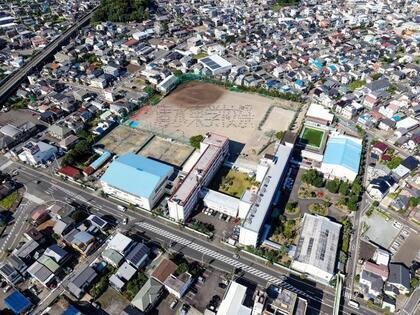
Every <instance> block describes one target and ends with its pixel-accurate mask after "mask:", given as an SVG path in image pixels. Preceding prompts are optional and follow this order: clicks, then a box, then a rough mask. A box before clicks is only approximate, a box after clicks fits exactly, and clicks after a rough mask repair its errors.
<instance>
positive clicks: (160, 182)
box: [101, 153, 174, 210]
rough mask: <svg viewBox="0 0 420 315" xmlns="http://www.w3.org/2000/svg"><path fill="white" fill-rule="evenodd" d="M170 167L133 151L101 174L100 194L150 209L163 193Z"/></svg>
mask: <svg viewBox="0 0 420 315" xmlns="http://www.w3.org/2000/svg"><path fill="white" fill-rule="evenodd" d="M173 171H174V169H173V168H172V167H171V166H168V165H166V164H164V163H161V162H157V161H155V160H152V159H148V158H145V157H142V156H139V155H136V154H134V153H127V154H124V155H122V156H120V157H118V158H117V159H116V160H114V161H113V162H112V163H111V165H110V166H109V167H108V169H107V170H106V171H105V174H104V175H103V176H102V177H101V185H102V189H103V191H104V193H106V194H108V195H111V196H113V197H116V198H118V199H121V200H123V201H125V202H128V203H130V204H133V205H136V206H138V207H141V208H144V209H146V210H152V209H153V207H154V206H155V205H156V203H157V202H158V201H159V199H160V198H161V197H162V196H163V193H164V191H165V186H166V184H167V182H168V179H169V177H170V176H171V175H172V173H173Z"/></svg>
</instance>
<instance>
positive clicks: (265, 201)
mask: <svg viewBox="0 0 420 315" xmlns="http://www.w3.org/2000/svg"><path fill="white" fill-rule="evenodd" d="M292 149H293V148H291V147H289V146H285V145H282V144H278V147H277V149H276V153H275V154H274V155H273V156H268V155H266V156H265V157H264V158H263V159H261V162H260V164H259V165H258V167H257V175H256V179H257V181H259V182H261V185H260V187H259V190H258V192H257V194H256V198H255V201H254V202H253V204H252V206H251V208H250V210H249V211H248V213H247V215H246V218H245V221H244V223H243V224H242V226H241V227H240V233H239V243H240V244H242V245H251V246H254V247H256V246H257V245H258V243H259V242H260V241H261V235H262V232H263V230H264V223H265V221H266V218H267V216H268V215H269V213H270V209H271V205H272V203H273V200H274V199H275V195H276V193H277V192H278V189H279V187H280V186H281V184H282V183H283V181H284V178H285V176H286V173H287V168H288V165H289V159H290V154H291V152H292Z"/></svg>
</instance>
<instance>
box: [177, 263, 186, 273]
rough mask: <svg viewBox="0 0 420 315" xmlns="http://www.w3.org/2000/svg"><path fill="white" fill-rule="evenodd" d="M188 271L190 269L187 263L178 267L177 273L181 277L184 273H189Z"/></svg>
mask: <svg viewBox="0 0 420 315" xmlns="http://www.w3.org/2000/svg"><path fill="white" fill-rule="evenodd" d="M188 269H189V268H188V264H187V263H186V262H183V263H181V264H179V265H178V268H177V269H176V273H177V274H179V275H180V274H182V273H184V272H187V271H188Z"/></svg>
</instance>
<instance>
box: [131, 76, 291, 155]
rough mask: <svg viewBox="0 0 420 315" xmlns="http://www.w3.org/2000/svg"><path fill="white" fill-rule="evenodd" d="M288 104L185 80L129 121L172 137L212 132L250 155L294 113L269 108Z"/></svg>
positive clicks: (282, 127) (286, 125)
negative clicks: (242, 145) (238, 144)
mask: <svg viewBox="0 0 420 315" xmlns="http://www.w3.org/2000/svg"><path fill="white" fill-rule="evenodd" d="M289 104H290V102H287V101H283V100H279V99H271V98H268V97H263V96H260V95H256V94H248V93H239V92H232V91H228V90H226V89H224V88H222V87H219V86H216V85H213V84H210V83H203V82H189V83H186V84H183V85H180V86H178V88H176V89H175V90H174V91H173V92H172V93H171V94H169V95H168V96H167V97H165V98H164V99H163V100H162V101H161V102H160V103H159V104H158V105H156V106H151V107H147V108H142V109H141V110H140V111H139V112H137V113H136V114H135V115H134V116H133V117H132V118H131V120H133V121H136V122H138V127H139V128H142V127H144V128H146V129H147V128H149V129H150V128H152V129H156V130H161V131H163V132H164V133H165V134H166V135H168V136H170V137H173V138H177V137H181V136H182V137H185V138H189V137H191V136H193V135H197V134H204V133H206V132H209V131H211V132H216V133H219V134H222V135H225V136H227V137H229V138H230V139H231V140H234V141H237V142H239V143H242V144H245V147H244V149H243V150H242V153H245V154H248V155H249V157H250V158H251V157H252V156H253V155H254V156H255V154H256V153H257V152H258V151H259V150H260V148H261V147H262V146H264V144H265V143H266V142H267V141H268V137H267V135H266V133H267V131H270V130H274V131H280V130H286V129H287V128H288V126H289V124H290V122H291V121H292V119H293V116H294V114H295V112H294V111H293V110H287V109H283V108H279V107H275V108H272V109H271V110H270V111H269V109H270V107H273V106H282V107H286V108H287V106H288V105H289ZM268 111H269V112H268ZM267 112H268V116H267ZM262 122H263V124H262V125H261V130H258V126H259V125H260V123H262ZM255 157H256V156H255Z"/></svg>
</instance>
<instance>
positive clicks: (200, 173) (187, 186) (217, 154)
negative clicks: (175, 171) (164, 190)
mask: <svg viewBox="0 0 420 315" xmlns="http://www.w3.org/2000/svg"><path fill="white" fill-rule="evenodd" d="M228 151H229V139H228V138H226V137H223V136H220V135H217V134H214V133H208V134H206V136H205V138H204V139H203V141H202V142H201V144H200V153H201V155H200V158H199V159H198V161H197V162H196V163H195V165H194V166H193V168H192V169H191V170H190V171H189V173H188V174H187V176H186V177H185V178H184V180H183V182H182V183H181V184H180V185H179V187H178V188H177V189H176V190H175V193H174V194H173V195H172V196H171V198H170V199H169V201H168V208H169V216H170V217H171V218H172V219H174V220H176V221H184V220H186V219H187V218H188V217H189V216H190V215H191V213H192V211H193V210H194V207H195V206H196V204H197V201H198V197H199V192H200V190H201V188H202V187H206V186H207V185H208V184H209V182H210V181H211V179H212V178H213V176H214V174H215V173H216V172H217V170H218V169H219V167H220V165H221V164H222V163H223V161H224V159H225V158H226V156H227V154H228Z"/></svg>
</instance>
